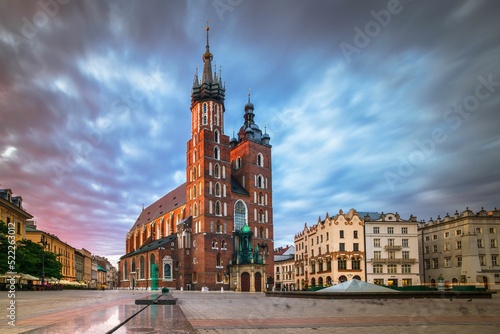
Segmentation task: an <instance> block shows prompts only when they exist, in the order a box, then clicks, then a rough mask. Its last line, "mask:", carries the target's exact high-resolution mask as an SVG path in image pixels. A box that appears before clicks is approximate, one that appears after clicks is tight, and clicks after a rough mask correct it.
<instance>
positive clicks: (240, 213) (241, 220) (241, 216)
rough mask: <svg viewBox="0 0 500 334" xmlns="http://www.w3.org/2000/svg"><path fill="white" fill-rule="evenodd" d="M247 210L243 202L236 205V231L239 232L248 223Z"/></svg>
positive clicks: (239, 201)
mask: <svg viewBox="0 0 500 334" xmlns="http://www.w3.org/2000/svg"><path fill="white" fill-rule="evenodd" d="M246 218H247V209H246V207H245V204H244V203H243V201H241V200H238V201H237V202H236V203H235V204H234V229H235V230H236V231H239V230H240V229H241V228H242V227H243V225H245V223H246Z"/></svg>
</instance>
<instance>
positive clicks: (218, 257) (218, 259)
mask: <svg viewBox="0 0 500 334" xmlns="http://www.w3.org/2000/svg"><path fill="white" fill-rule="evenodd" d="M217 267H222V259H221V256H220V253H217Z"/></svg>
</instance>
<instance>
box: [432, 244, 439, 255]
mask: <svg viewBox="0 0 500 334" xmlns="http://www.w3.org/2000/svg"><path fill="white" fill-rule="evenodd" d="M432 252H433V253H437V252H438V245H432Z"/></svg>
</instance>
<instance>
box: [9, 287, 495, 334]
mask: <svg viewBox="0 0 500 334" xmlns="http://www.w3.org/2000/svg"><path fill="white" fill-rule="evenodd" d="M152 293H158V292H146V291H126V290H121V291H75V290H65V291H37V292H30V291H20V292H17V294H16V327H12V326H10V325H8V324H7V321H8V318H7V315H8V310H7V307H8V305H9V304H8V303H9V299H8V298H6V297H7V293H6V292H0V297H1V298H0V310H3V311H0V312H3V314H2V316H1V317H0V333H23V332H30V333H50V334H53V333H70V332H71V333H105V332H106V331H107V330H109V329H111V328H113V327H114V326H116V325H117V324H119V323H121V322H122V321H123V320H124V319H126V318H127V317H128V316H130V315H133V314H134V313H135V312H136V311H137V310H138V309H139V308H140V306H137V305H134V303H135V300H136V299H139V298H144V297H146V296H149V295H151V294H152ZM172 295H173V296H174V298H177V299H178V300H177V305H178V306H179V307H180V309H181V310H182V312H183V314H184V315H185V317H186V318H187V320H188V321H189V323H190V324H191V325H192V326H193V327H194V328H195V330H196V331H197V332H198V333H203V334H214V333H227V334H251V333H270V334H274V333H276V334H278V333H279V334H283V332H284V331H286V332H287V333H290V334H295V333H312V332H314V333H333V332H335V333H347V334H350V333H356V334H359V333H375V334H377V333H383V334H391V333H402V332H410V331H411V332H412V333H437V332H439V331H448V332H449V333H467V334H469V333H474V334H480V333H495V334H496V333H500V296H498V295H493V298H492V299H474V300H472V301H468V300H466V299H454V300H449V299H408V300H400V299H357V300H345V299H342V300H325V299H298V298H280V297H266V296H265V295H264V294H262V293H235V292H224V293H221V292H209V293H202V292H193V291H189V292H180V291H176V292H173V293H172ZM176 307H177V306H176ZM160 308H161V309H160ZM174 311H175V310H174V309H168V310H167V309H164V308H162V307H161V306H160V305H158V306H157V307H156V308H155V307H152V308H148V309H147V312H141V313H140V314H139V315H140V316H136V317H134V321H130V322H129V323H128V326H125V327H123V328H120V330H119V331H118V332H117V333H129V332H130V333H132V332H141V331H140V329H142V330H143V331H142V332H141V333H161V332H166V333H169V331H166V328H167V325H168V324H167V322H168V321H170V323H171V324H174V322H175V321H177V319H179V322H180V320H182V319H180V318H183V317H182V313H175V312H177V311H175V312H174ZM176 314H177V315H176ZM172 320H174V322H172ZM183 321H184V322H185V320H183ZM61 324H62V325H61ZM146 325H147V326H146ZM176 326H177V325H176ZM60 328H66V329H69V328H72V330H69V331H68V330H66V331H59V330H56V331H54V329H60ZM158 328H161V330H158ZM176 328H177V327H176ZM174 332H175V333H181V332H182V333H187V332H189V331H188V328H187V327H186V326H184V329H180V328H179V330H174ZM170 333H173V332H172V331H171V330H170Z"/></svg>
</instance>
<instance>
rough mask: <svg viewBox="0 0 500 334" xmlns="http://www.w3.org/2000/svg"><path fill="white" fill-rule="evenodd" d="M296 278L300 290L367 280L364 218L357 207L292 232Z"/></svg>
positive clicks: (327, 216)
mask: <svg viewBox="0 0 500 334" xmlns="http://www.w3.org/2000/svg"><path fill="white" fill-rule="evenodd" d="M294 243H295V280H296V288H297V289H299V290H302V289H307V288H309V287H313V288H314V287H326V286H330V285H334V284H338V283H342V282H345V281H347V280H348V279H359V280H366V275H365V244H364V221H363V219H362V218H360V216H359V215H358V213H357V212H356V210H354V209H351V210H350V211H349V212H348V213H347V214H344V213H343V211H342V210H340V211H339V213H338V215H335V216H333V217H330V216H329V215H328V213H327V214H326V218H325V219H324V220H322V219H321V218H319V219H318V223H317V224H315V225H313V226H311V227H307V224H306V225H305V226H304V230H303V231H301V232H299V233H298V234H296V235H295V240H294Z"/></svg>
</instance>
